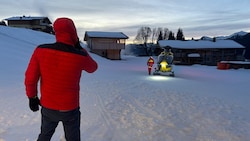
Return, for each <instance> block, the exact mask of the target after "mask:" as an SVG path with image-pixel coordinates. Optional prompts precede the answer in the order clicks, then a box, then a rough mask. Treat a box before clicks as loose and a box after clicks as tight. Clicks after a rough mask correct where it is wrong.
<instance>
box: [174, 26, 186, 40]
mask: <svg viewBox="0 0 250 141" xmlns="http://www.w3.org/2000/svg"><path fill="white" fill-rule="evenodd" d="M176 40H182V41H184V40H185V38H184V35H183V31H182V29H181V28H179V29H178V31H177V35H176Z"/></svg>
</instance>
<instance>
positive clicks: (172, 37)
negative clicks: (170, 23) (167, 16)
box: [168, 31, 175, 40]
mask: <svg viewBox="0 0 250 141" xmlns="http://www.w3.org/2000/svg"><path fill="white" fill-rule="evenodd" d="M168 40H175V37H174V33H173V32H172V31H169V36H168Z"/></svg>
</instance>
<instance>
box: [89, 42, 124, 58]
mask: <svg viewBox="0 0 250 141" xmlns="http://www.w3.org/2000/svg"><path fill="white" fill-rule="evenodd" d="M123 40H124V39H109V38H89V39H88V40H87V44H88V47H89V48H90V49H91V52H93V53H96V54H98V55H100V56H103V57H106V58H108V59H113V60H120V59H121V56H120V52H121V49H125V40H124V41H123Z"/></svg>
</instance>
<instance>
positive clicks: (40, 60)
mask: <svg viewBox="0 0 250 141" xmlns="http://www.w3.org/2000/svg"><path fill="white" fill-rule="evenodd" d="M53 26H54V31H55V36H56V42H55V43H51V44H43V45H39V46H38V47H37V48H36V49H35V51H34V53H33V55H32V57H31V59H30V62H29V65H28V68H27V70H26V73H25V86H26V95H27V97H28V98H29V107H30V109H31V110H32V111H34V112H35V111H38V110H39V105H41V106H42V109H41V114H42V124H41V133H40V134H39V137H38V141H50V139H51V137H52V135H53V134H54V132H55V129H56V127H57V125H58V123H59V121H61V122H62V123H63V127H64V132H65V138H66V140H67V141H80V114H81V113H80V107H79V105H80V104H79V90H80V86H79V82H80V78H81V74H82V70H84V71H86V72H88V73H93V72H94V71H96V70H97V63H96V62H95V61H94V60H93V59H92V57H91V56H90V55H89V54H88V52H87V51H86V50H85V49H83V48H82V47H81V46H80V43H79V39H78V36H77V32H76V28H75V25H74V23H73V21H72V20H71V19H69V18H58V19H57V20H56V21H55V22H54V25H53ZM39 81H40V92H41V95H40V98H38V94H37V93H38V90H37V86H38V82H39Z"/></svg>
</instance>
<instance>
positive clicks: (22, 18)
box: [4, 16, 51, 24]
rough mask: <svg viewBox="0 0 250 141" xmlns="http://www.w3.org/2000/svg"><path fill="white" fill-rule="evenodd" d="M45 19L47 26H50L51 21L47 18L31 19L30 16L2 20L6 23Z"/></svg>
mask: <svg viewBox="0 0 250 141" xmlns="http://www.w3.org/2000/svg"><path fill="white" fill-rule="evenodd" d="M43 19H46V20H47V21H48V23H49V24H51V21H50V20H49V18H48V17H38V16H37V17H31V16H16V17H10V18H7V19H4V20H6V21H20V20H24V21H32V20H43Z"/></svg>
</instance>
